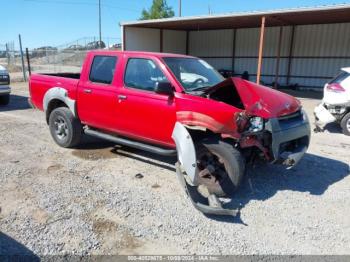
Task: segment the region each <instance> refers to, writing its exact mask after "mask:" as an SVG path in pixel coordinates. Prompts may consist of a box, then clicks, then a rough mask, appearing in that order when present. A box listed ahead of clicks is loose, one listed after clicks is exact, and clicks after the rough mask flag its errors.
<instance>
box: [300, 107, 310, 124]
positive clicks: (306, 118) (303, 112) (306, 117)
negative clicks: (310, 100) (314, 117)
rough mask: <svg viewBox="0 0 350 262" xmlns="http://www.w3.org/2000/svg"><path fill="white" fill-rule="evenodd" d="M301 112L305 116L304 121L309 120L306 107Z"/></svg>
mask: <svg viewBox="0 0 350 262" xmlns="http://www.w3.org/2000/svg"><path fill="white" fill-rule="evenodd" d="M301 114H302V116H303V121H304V122H309V117H308V116H307V114H306V112H305V110H304V109H301Z"/></svg>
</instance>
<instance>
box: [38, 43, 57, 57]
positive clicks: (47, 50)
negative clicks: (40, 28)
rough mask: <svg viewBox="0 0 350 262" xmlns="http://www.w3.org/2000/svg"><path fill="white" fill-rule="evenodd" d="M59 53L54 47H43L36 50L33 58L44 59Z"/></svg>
mask: <svg viewBox="0 0 350 262" xmlns="http://www.w3.org/2000/svg"><path fill="white" fill-rule="evenodd" d="M56 53H57V48H56V47H52V46H42V47H39V48H35V49H34V50H33V52H32V57H33V58H34V57H44V56H47V55H52V54H56Z"/></svg>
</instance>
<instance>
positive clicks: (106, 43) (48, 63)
mask: <svg viewBox="0 0 350 262" xmlns="http://www.w3.org/2000/svg"><path fill="white" fill-rule="evenodd" d="M85 43H86V44H85ZM13 47H14V45H12V47H10V45H8V44H6V45H0V65H3V66H5V67H6V68H7V69H8V71H9V73H10V77H11V81H12V82H19V81H24V76H23V71H22V60H21V53H20V51H17V50H14V48H13ZM96 49H105V50H121V44H120V39H117V38H107V39H103V41H102V42H100V41H94V38H82V39H79V40H77V41H74V42H70V43H67V44H65V45H61V46H58V47H51V46H45V47H40V48H36V49H30V50H28V58H29V61H30V71H31V72H32V73H62V72H69V73H79V72H80V70H81V67H82V65H83V61H84V58H85V56H86V53H87V52H88V51H90V50H96ZM23 55H24V60H25V73H26V75H27V76H28V75H29V70H28V61H27V54H26V50H23Z"/></svg>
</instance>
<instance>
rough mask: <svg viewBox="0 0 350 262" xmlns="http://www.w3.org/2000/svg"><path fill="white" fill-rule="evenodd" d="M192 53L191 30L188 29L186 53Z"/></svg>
mask: <svg viewBox="0 0 350 262" xmlns="http://www.w3.org/2000/svg"><path fill="white" fill-rule="evenodd" d="M189 54H190V31H186V55H189Z"/></svg>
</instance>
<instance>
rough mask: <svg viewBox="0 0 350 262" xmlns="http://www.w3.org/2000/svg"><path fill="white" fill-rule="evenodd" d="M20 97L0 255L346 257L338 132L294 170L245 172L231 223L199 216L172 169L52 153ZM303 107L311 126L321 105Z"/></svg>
mask: <svg viewBox="0 0 350 262" xmlns="http://www.w3.org/2000/svg"><path fill="white" fill-rule="evenodd" d="M27 96H28V91H27V87H26V85H25V84H23V83H22V84H21V83H16V84H15V85H14V86H13V96H12V100H11V104H10V105H9V106H7V107H4V108H1V109H0V163H1V164H0V165H1V168H0V192H1V194H0V208H1V210H0V254H9V253H11V254H14V253H31V252H33V253H35V254H39V255H45V254H213V255H214V254H216V255H217V254H349V253H350V217H349V207H350V176H349V162H350V157H349V150H350V138H349V137H346V136H344V135H342V134H341V133H339V129H337V128H336V127H331V128H330V130H329V131H327V132H325V133H318V134H313V135H312V140H311V146H310V149H309V151H308V153H307V154H306V156H305V157H304V159H303V160H302V161H301V162H300V164H299V165H298V166H297V167H296V168H295V169H292V170H284V169H283V168H280V167H276V166H269V165H266V166H263V167H259V168H255V169H253V170H250V171H249V172H248V174H247V176H246V179H245V180H244V182H243V184H242V187H241V188H240V190H239V191H238V192H237V194H236V197H235V199H234V200H233V201H232V203H231V204H230V205H231V206H232V207H237V206H240V207H241V214H240V216H239V217H236V218H227V217H226V218H222V217H207V216H204V215H203V214H201V213H200V212H198V211H197V210H195V209H194V208H193V206H192V205H191V203H190V201H189V200H188V199H187V198H186V196H185V194H184V192H183V190H182V188H181V186H180V185H179V183H178V181H177V178H176V175H175V172H174V165H173V164H174V163H175V160H176V159H174V158H162V157H159V156H156V155H150V154H148V153H144V152H141V151H137V150H133V149H129V148H125V147H119V146H116V147H115V146H114V145H113V144H110V143H106V142H103V141H100V140H94V139H91V138H86V139H85V140H86V141H85V143H84V145H82V146H81V147H80V148H79V149H75V150H70V149H63V148H60V147H58V146H57V145H56V144H55V143H54V142H53V140H52V139H51V137H50V134H49V129H48V127H47V125H46V123H45V121H44V114H43V113H42V112H40V111H37V110H33V109H30V108H29V107H28V105H27V102H26V101H27ZM301 100H302V103H303V104H304V107H305V108H306V110H307V111H308V113H309V116H310V118H311V119H312V114H311V112H312V109H313V108H314V106H315V105H316V104H317V103H318V102H319V100H317V99H309V98H308V99H306V98H305V99H301ZM138 174H141V175H138ZM138 177H139V178H138ZM140 177H141V178H140Z"/></svg>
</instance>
